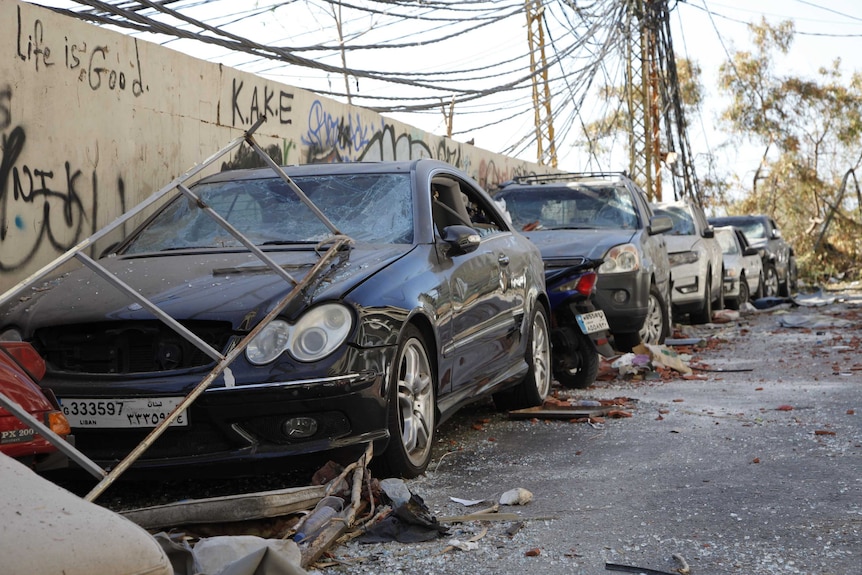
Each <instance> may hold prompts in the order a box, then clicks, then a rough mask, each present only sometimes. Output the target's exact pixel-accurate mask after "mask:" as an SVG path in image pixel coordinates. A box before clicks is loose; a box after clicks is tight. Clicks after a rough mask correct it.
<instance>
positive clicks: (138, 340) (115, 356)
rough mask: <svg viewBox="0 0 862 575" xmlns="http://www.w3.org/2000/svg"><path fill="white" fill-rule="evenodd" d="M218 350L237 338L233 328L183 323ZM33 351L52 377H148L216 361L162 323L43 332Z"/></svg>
mask: <svg viewBox="0 0 862 575" xmlns="http://www.w3.org/2000/svg"><path fill="white" fill-rule="evenodd" d="M182 324H183V325H184V326H185V327H186V328H187V329H189V330H190V331H191V332H193V333H194V334H195V335H197V336H198V337H199V338H201V339H202V340H204V341H205V342H207V343H208V344H209V345H210V346H212V347H213V348H215V349H216V350H224V349H225V347H226V345H227V343H228V341H229V340H230V338H231V336H232V335H233V332H232V331H231V324H230V323H229V322H208V321H202V322H182ZM34 345H36V347H37V348H38V349H39V351H40V352H41V354H42V357H44V358H45V361H46V362H47V363H48V366H49V369H50V370H51V371H61V372H73V373H94V374H95V373H116V374H123V373H147V372H156V371H170V370H174V369H187V368H192V367H200V366H204V365H208V364H210V363H212V359H211V358H210V357H209V356H207V355H206V354H205V353H203V352H202V351H201V350H200V349H198V348H197V347H195V346H194V345H193V344H192V343H191V342H189V341H187V340H186V339H185V338H183V337H181V336H180V335H179V334H177V333H176V332H174V331H173V330H172V329H171V328H169V327H167V326H166V325H165V324H163V323H162V322H160V321H157V320H152V321H135V322H104V323H95V324H84V325H72V326H62V327H50V328H43V329H41V330H39V331H38V332H36V334H35V338H34Z"/></svg>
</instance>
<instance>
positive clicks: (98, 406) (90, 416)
mask: <svg viewBox="0 0 862 575" xmlns="http://www.w3.org/2000/svg"><path fill="white" fill-rule="evenodd" d="M58 399H59V401H60V406H61V407H62V408H63V414H64V415H65V416H66V419H68V420H69V425H70V426H72V427H85V428H137V427H155V426H156V425H158V424H159V423H161V422H162V421H164V420H165V419H167V418H168V415H169V414H170V413H171V412H172V411H173V410H174V408H175V407H176V406H177V405H179V404H180V402H181V401H182V400H183V398H182V397H131V398H126V399H104V398H98V399H96V398H90V399H71V398H68V397H67V398H58ZM188 424H189V418H188V414H187V413H186V410H183V411H182V413H180V415H179V417H177V419H176V420H175V421H174V422H173V423H171V427H184V426H187V425H188Z"/></svg>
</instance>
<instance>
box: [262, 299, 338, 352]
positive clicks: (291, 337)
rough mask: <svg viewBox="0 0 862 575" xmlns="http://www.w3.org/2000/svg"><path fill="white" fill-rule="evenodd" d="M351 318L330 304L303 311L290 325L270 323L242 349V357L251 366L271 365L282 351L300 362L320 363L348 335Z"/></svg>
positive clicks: (278, 322) (282, 321)
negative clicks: (243, 353)
mask: <svg viewBox="0 0 862 575" xmlns="http://www.w3.org/2000/svg"><path fill="white" fill-rule="evenodd" d="M352 327H353V314H351V312H350V309H349V308H348V307H346V306H344V305H341V304H337V303H332V304H324V305H321V306H317V307H315V308H312V309H310V310H309V311H307V312H306V313H305V314H304V315H303V316H302V317H301V318H299V321H297V322H296V323H295V324H293V325H291V324H289V323H287V322H286V321H284V320H280V319H275V320H272V321H271V322H270V323H269V325H267V326H266V327H264V328H263V330H261V332H260V333H259V334H257V336H256V337H255V338H254V339H252V340H251V342H250V343H249V344H248V347H246V349H245V356H246V358H248V360H249V361H250V362H251V363H253V364H255V365H264V364H267V363H270V362H271V361H274V360H275V359H276V358H278V356H280V355H281V354H282V353H283V352H284V351H287V352H288V353H290V355H291V356H292V357H293V358H294V359H296V360H298V361H304V362H310V361H318V360H320V359H323V358H324V357H326V356H327V355H329V354H330V353H332V352H333V351H335V349H336V348H337V347H338V346H340V345H341V344H342V343H344V341H345V340H346V339H347V336H348V335H350V330H351V328H352Z"/></svg>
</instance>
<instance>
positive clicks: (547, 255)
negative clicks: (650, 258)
mask: <svg viewBox="0 0 862 575" xmlns="http://www.w3.org/2000/svg"><path fill="white" fill-rule="evenodd" d="M636 231H637V230H635V231H632V230H536V231H532V232H523V234H524V235H525V236H527V237H528V238H529V239H530V241H532V242H533V243H534V244H536V246H538V248H539V251H541V252H542V259H545V260H548V259H554V258H565V257H571V256H585V257H588V258H591V259H600V258H602V257H604V255H605V254H606V253H607V251H608V250H609V249H611V248H612V247H614V246H617V245H620V244H626V243H629V242H631V241H632V238H633V237H634V234H635V232H636Z"/></svg>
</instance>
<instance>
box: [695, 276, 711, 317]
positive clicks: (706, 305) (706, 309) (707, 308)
mask: <svg viewBox="0 0 862 575" xmlns="http://www.w3.org/2000/svg"><path fill="white" fill-rule="evenodd" d="M703 291H704V294H703V307H702V308H700V309H699V310H697V311H694V312H691V314H690V315H691V323H709V322H711V321H712V273H708V274H706V284H704V286H703Z"/></svg>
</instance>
